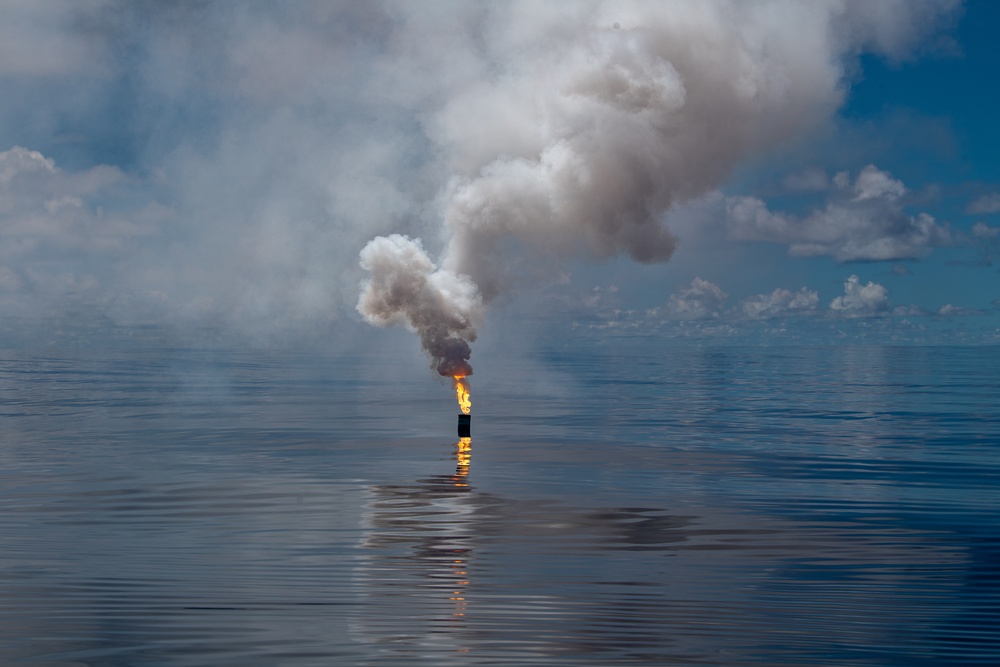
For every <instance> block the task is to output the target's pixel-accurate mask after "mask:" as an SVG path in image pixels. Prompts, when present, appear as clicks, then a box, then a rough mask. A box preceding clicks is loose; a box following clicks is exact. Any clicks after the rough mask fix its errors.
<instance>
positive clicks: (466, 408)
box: [452, 375, 472, 415]
mask: <svg viewBox="0 0 1000 667" xmlns="http://www.w3.org/2000/svg"><path fill="white" fill-rule="evenodd" d="M464 380H465V376H464V375H456V376H455V377H453V378H452V385H453V386H454V387H455V395H456V396H457V397H458V407H460V408H462V414H466V415H467V414H469V413H471V412H472V399H471V398H470V397H469V383H468V382H464Z"/></svg>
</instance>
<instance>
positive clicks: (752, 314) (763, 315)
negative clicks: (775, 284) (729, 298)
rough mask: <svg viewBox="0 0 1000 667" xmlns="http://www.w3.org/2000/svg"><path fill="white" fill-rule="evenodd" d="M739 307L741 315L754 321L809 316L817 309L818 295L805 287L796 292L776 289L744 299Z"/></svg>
mask: <svg viewBox="0 0 1000 667" xmlns="http://www.w3.org/2000/svg"><path fill="white" fill-rule="evenodd" d="M741 306H742V308H743V313H744V314H745V315H746V316H747V317H749V318H751V319H755V320H764V319H773V318H776V317H790V316H795V315H810V314H813V313H815V312H816V311H817V309H818V308H819V294H818V293H817V292H814V291H813V290H810V289H806V288H805V287H803V288H801V289H800V290H799V291H798V292H792V291H789V290H786V289H781V288H778V289H776V290H774V291H773V292H771V293H770V294H758V295H756V296H752V297H749V298H747V299H744V300H743V303H742V304H741Z"/></svg>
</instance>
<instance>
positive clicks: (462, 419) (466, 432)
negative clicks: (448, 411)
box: [458, 415, 472, 438]
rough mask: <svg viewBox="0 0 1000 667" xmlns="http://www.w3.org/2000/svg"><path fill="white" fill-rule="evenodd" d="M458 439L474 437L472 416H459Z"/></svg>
mask: <svg viewBox="0 0 1000 667" xmlns="http://www.w3.org/2000/svg"><path fill="white" fill-rule="evenodd" d="M458 437H460V438H471V437H472V415H459V416H458Z"/></svg>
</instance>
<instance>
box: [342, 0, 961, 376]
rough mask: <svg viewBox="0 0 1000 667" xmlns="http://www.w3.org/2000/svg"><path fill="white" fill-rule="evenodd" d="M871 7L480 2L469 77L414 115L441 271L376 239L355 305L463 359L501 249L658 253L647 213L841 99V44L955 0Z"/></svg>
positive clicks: (660, 234)
mask: <svg viewBox="0 0 1000 667" xmlns="http://www.w3.org/2000/svg"><path fill="white" fill-rule="evenodd" d="M877 4H878V10H877V11H876V10H873V9H871V7H870V6H869V4H868V3H866V2H856V3H852V2H849V1H847V0H830V1H826V2H824V1H822V0H814V1H811V2H800V1H797V0H773V1H764V0H761V1H758V2H741V1H726V0H718V1H710V0H699V1H698V2H694V1H692V2H652V1H648V0H642V1H636V2H566V3H562V2H552V3H535V2H513V3H502V4H497V5H490V9H483V14H482V15H481V16H480V17H479V23H478V24H477V25H476V26H474V27H475V30H474V31H473V34H474V36H475V39H474V40H472V41H473V42H474V43H475V44H476V46H477V50H476V51H475V52H474V55H475V57H476V58H482V59H484V60H485V61H486V63H487V64H488V66H487V67H484V68H483V74H484V78H483V79H478V80H477V79H472V78H467V79H466V80H465V83H464V84H462V85H459V86H456V87H455V88H456V89H455V90H449V91H446V98H445V99H444V100H443V102H442V103H441V106H440V108H438V109H436V110H435V111H433V112H432V113H431V114H430V115H429V117H428V118H427V120H426V127H427V131H428V134H429V136H430V137H431V138H432V139H433V140H434V141H435V142H436V143H437V144H438V146H439V148H440V149H441V150H442V152H443V153H444V155H445V157H446V160H447V164H448V165H449V167H450V168H451V169H452V170H453V171H454V173H455V175H454V178H453V180H452V182H451V183H450V185H449V186H448V187H447V188H446V190H445V191H444V197H443V201H444V210H443V212H442V216H443V221H444V229H445V238H446V241H447V246H446V248H445V250H444V253H443V255H442V259H441V267H442V268H440V269H437V268H435V267H434V265H433V263H432V262H431V261H430V260H429V259H428V257H427V256H426V254H424V253H423V252H422V249H421V247H420V245H419V244H418V243H416V242H413V241H410V240H408V239H404V238H401V237H389V238H388V239H387V238H377V239H375V240H374V241H372V242H371V243H370V244H369V245H368V246H367V247H366V248H365V249H364V251H362V265H363V266H364V267H365V268H366V269H368V270H369V271H370V272H371V279H370V280H369V281H368V282H367V283H366V284H365V286H364V293H363V295H362V298H361V301H360V302H359V304H358V309H359V310H360V312H361V313H362V314H363V315H364V316H365V317H366V318H367V319H368V321H369V322H372V323H375V324H379V325H384V324H389V323H394V322H405V323H406V324H407V325H408V326H409V327H410V328H412V329H414V330H416V331H417V332H418V333H419V334H420V336H421V339H422V341H423V344H424V347H425V348H426V349H427V350H428V351H429V352H430V353H431V355H432V356H433V357H434V359H435V364H436V366H437V368H438V370H439V372H442V374H449V373H448V372H446V371H449V369H451V368H453V367H456V365H458V366H462V365H466V366H467V360H468V352H469V348H468V343H469V342H471V341H472V340H474V338H475V325H476V322H477V321H478V318H479V317H480V314H481V306H482V303H488V302H489V301H490V300H491V299H493V298H495V297H496V296H497V295H499V294H500V293H502V292H503V291H504V290H506V289H509V288H510V286H511V285H512V284H514V283H515V282H516V274H517V273H518V270H515V268H514V267H517V266H518V265H517V261H518V259H519V258H521V257H525V256H527V257H529V258H530V257H531V256H533V255H537V254H542V255H543V256H545V257H546V258H548V259H565V258H571V257H590V258H595V259H604V258H608V257H612V256H615V255H618V254H622V253H627V254H628V255H629V256H631V257H632V258H633V259H635V260H637V261H639V262H662V261H666V260H667V259H669V258H670V256H671V254H672V253H673V251H674V249H675V247H676V243H677V242H676V239H675V238H674V236H673V235H672V234H671V233H670V231H669V230H668V229H667V228H666V227H665V226H664V225H663V222H662V216H663V213H664V212H665V211H667V210H668V209H669V208H670V207H671V206H672V205H674V204H675V203H678V202H682V201H685V200H688V199H691V198H694V197H697V196H699V195H702V194H704V193H705V192H707V191H709V190H711V189H713V188H716V187H718V186H719V185H720V184H721V183H722V182H723V181H724V179H725V178H726V177H727V175H728V174H729V173H730V172H731V170H732V169H733V168H734V167H735V166H736V165H738V164H739V163H740V161H741V160H743V159H745V158H746V157H748V156H749V155H752V154H756V153H760V152H762V151H765V150H767V149H768V148H770V147H773V146H775V145H776V144H777V143H779V142H781V141H782V140H784V139H786V138H788V137H789V136H791V135H793V134H794V133H796V132H800V131H802V130H803V129H805V128H807V127H809V126H810V125H814V124H816V123H817V122H821V121H822V120H824V119H826V118H828V117H829V116H830V114H832V113H833V112H834V111H835V110H836V108H837V107H838V106H839V105H840V103H841V102H842V98H843V75H844V63H843V61H844V59H845V58H847V57H849V56H853V55H854V54H856V53H857V52H858V51H860V50H861V49H864V48H871V49H873V50H880V51H882V52H883V53H886V54H888V55H889V56H890V57H900V56H902V55H904V53H905V49H906V48H907V47H908V46H909V45H910V43H911V42H912V41H913V40H914V39H915V38H916V37H917V36H919V34H920V32H921V31H920V28H922V27H925V24H928V23H930V22H931V21H932V20H933V19H935V18H936V17H937V15H938V14H940V13H942V12H944V11H947V10H948V9H949V8H950V7H951V6H953V5H954V4H955V3H954V2H916V1H914V2H909V1H902V0H886V1H885V2H880V3H877ZM407 11H416V10H406V9H402V10H401V12H402V13H403V14H406V12H407ZM409 18H410V20H413V21H415V22H416V23H419V19H416V18H415V17H412V16H411V17H409ZM459 60H461V59H459ZM464 66H466V65H465V64H464V63H458V64H456V67H459V68H460V67H464ZM443 78H445V79H447V78H448V77H443ZM547 263H548V264H551V263H552V262H551V261H549V262H547Z"/></svg>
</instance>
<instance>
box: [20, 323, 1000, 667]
mask: <svg viewBox="0 0 1000 667" xmlns="http://www.w3.org/2000/svg"><path fill="white" fill-rule="evenodd" d="M413 357H414V354H413V351H412V350H410V349H407V350H399V351H395V352H393V351H386V350H381V351H374V350H371V349H369V350H367V351H357V350H355V351H353V352H351V353H346V352H340V353H332V352H331V353H315V352H289V351H281V352H274V351H270V352H265V351H260V350H245V351H231V350H230V351H220V350H201V349H162V348H143V347H141V346H132V347H129V348H123V349H117V350H101V349H91V350H73V351H62V352H58V351H52V350H48V351H42V352H32V351H25V350H8V351H4V352H2V353H0V428H2V436H0V438H2V440H0V664H4V665H19V664H25V665H387V666H395V665H411V666H419V665H435V666H438V665H445V666H447V665H533V666H547V665H602V666H608V665H996V664H1000V349H998V348H989V347H979V348H973V347H964V348H963V347H840V348H829V347H828V348H807V347H801V348H799V347H785V348H711V347H669V346H667V347H664V345H663V342H662V341H657V340H652V339H636V340H628V341H620V340H619V341H611V342H608V341H605V342H600V343H599V342H594V341H588V340H586V339H585V338H584V337H581V338H580V339H578V340H575V341H568V342H567V341H562V342H558V343H557V342H553V343H551V344H547V345H545V346H543V347H542V348H541V349H539V350H538V351H537V352H535V353H532V354H530V355H522V356H520V357H518V358H516V359H509V358H496V357H495V356H488V355H487V356H484V357H482V358H477V359H476V362H477V373H476V375H475V377H474V384H473V404H474V405H473V422H472V436H473V437H472V438H471V441H470V442H469V443H467V444H463V443H459V442H458V439H457V438H456V437H455V424H456V414H457V411H456V407H455V404H454V399H453V397H452V396H451V393H450V389H449V388H448V387H447V386H445V385H442V384H440V383H437V382H436V381H435V380H434V379H433V378H432V377H431V375H430V374H429V373H428V372H427V371H426V369H424V368H423V367H422V366H423V364H424V362H423V361H422V360H420V359H419V358H418V359H414V358H413Z"/></svg>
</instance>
